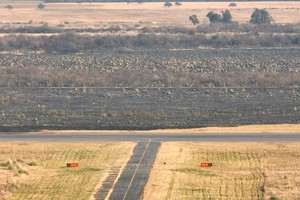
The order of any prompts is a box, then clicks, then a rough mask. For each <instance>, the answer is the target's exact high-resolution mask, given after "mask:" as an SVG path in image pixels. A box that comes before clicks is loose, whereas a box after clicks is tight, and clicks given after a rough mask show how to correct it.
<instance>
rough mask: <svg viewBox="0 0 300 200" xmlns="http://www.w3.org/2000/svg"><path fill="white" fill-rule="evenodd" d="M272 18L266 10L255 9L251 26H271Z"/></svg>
mask: <svg viewBox="0 0 300 200" xmlns="http://www.w3.org/2000/svg"><path fill="white" fill-rule="evenodd" d="M271 21H272V16H271V15H270V14H269V12H268V11H266V10H264V9H257V8H256V9H255V10H254V11H253V13H252V15H251V19H250V23H251V24H270V23H271Z"/></svg>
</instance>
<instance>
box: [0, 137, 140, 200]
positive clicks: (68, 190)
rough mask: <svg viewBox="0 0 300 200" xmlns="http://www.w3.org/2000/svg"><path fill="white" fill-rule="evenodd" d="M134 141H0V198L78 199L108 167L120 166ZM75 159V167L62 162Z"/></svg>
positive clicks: (87, 195) (100, 178)
mask: <svg viewBox="0 0 300 200" xmlns="http://www.w3.org/2000/svg"><path fill="white" fill-rule="evenodd" d="M133 147H134V143H98V144H96V143H80V144H79V143H59V144H55V143H24V142H22V143H0V180H1V182H0V199H1V200H4V199H24V200H25V199H82V200H86V199H89V197H90V196H91V195H92V193H93V192H94V190H95V188H96V186H97V185H98V184H99V182H100V180H103V178H104V177H105V176H106V173H108V171H109V170H110V169H112V168H122V167H123V166H124V165H125V164H126V162H127V161H128V159H129V157H130V155H131V152H132V149H133ZM68 162H78V163H79V167H78V168H66V163H68Z"/></svg>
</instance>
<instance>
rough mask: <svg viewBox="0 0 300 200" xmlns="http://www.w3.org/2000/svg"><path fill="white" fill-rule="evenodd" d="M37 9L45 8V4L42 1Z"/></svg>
mask: <svg viewBox="0 0 300 200" xmlns="http://www.w3.org/2000/svg"><path fill="white" fill-rule="evenodd" d="M36 8H37V9H40V10H43V9H44V8H45V5H44V4H42V3H40V4H39V5H37V7H36Z"/></svg>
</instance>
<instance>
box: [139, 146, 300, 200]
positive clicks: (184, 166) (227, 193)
mask: <svg viewBox="0 0 300 200" xmlns="http://www.w3.org/2000/svg"><path fill="white" fill-rule="evenodd" d="M299 148H300V147H299V143H175V142H172V143H164V144H162V146H161V148H160V150H159V153H158V155H157V157H156V161H155V164H154V167H153V169H152V171H151V174H150V178H149V180H148V183H147V185H146V187H145V190H144V199H197V198H200V199H218V198H225V199H226V198H227V199H231V198H232V197H235V198H237V199H269V198H270V197H277V198H279V199H282V198H286V199H299V198H300V193H299V190H298V185H299V183H300V178H299V177H300V174H299V170H300V169H299V165H298V160H299V150H300V149H299ZM201 162H212V164H213V166H212V167H211V168H200V167H199V163H201Z"/></svg>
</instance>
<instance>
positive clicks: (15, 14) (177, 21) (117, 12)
mask: <svg viewBox="0 0 300 200" xmlns="http://www.w3.org/2000/svg"><path fill="white" fill-rule="evenodd" d="M39 3H40V2H37V1H15V2H12V1H1V3H0V20H1V21H7V22H16V21H19V22H20V21H21V22H29V21H30V20H32V25H38V24H41V23H47V24H49V25H51V26H57V25H59V24H61V23H63V22H69V24H65V26H67V27H99V26H106V25H108V24H119V25H120V24H122V23H123V24H140V25H143V26H144V25H151V26H157V25H187V26H192V25H191V24H187V19H188V17H189V16H190V15H193V14H196V15H197V16H198V18H199V20H200V23H208V20H207V18H206V17H205V16H206V14H207V13H208V12H209V11H212V10H213V11H216V12H221V11H222V10H225V9H229V10H230V11H231V13H232V16H233V19H234V21H238V22H240V23H247V22H248V21H249V20H250V16H251V13H252V12H253V10H254V9H255V8H265V9H267V10H268V11H269V12H270V14H271V15H272V17H273V19H274V20H275V22H276V23H299V18H300V12H299V9H300V2H287V1H284V2H237V6H236V7H229V6H228V5H229V3H230V2H214V3H211V2H197V3H190V2H189V3H187V2H183V3H182V6H179V7H176V6H173V7H171V8H165V7H164V6H163V4H164V3H163V2H160V3H143V4H137V3H130V4H127V3H92V4H89V3H81V4H78V3H49V4H45V6H46V7H45V9H44V10H37V9H36V6H37V4H39ZM7 4H10V5H12V6H13V7H14V9H13V10H7V9H5V8H4V7H5V6H6V5H7ZM75 13H76V14H75Z"/></svg>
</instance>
